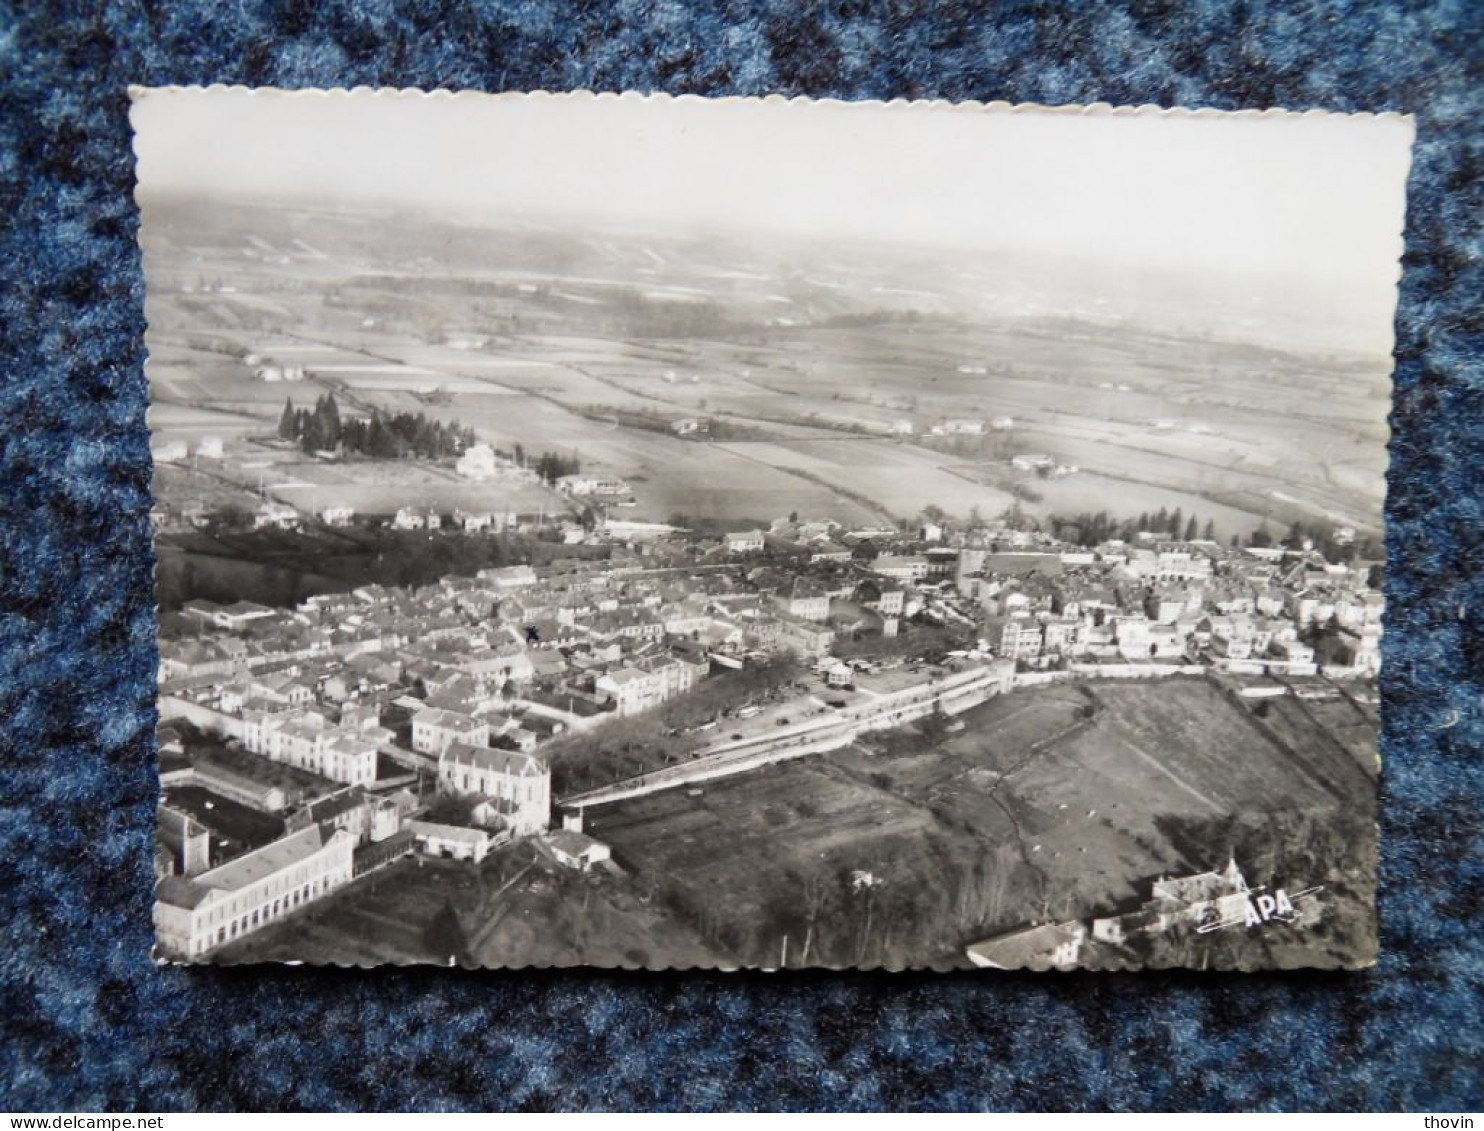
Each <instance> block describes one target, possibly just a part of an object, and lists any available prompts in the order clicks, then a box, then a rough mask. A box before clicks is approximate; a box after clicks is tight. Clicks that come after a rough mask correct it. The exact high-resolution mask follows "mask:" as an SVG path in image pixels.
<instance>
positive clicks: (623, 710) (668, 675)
mask: <svg viewBox="0 0 1484 1131" xmlns="http://www.w3.org/2000/svg"><path fill="white" fill-rule="evenodd" d="M705 674H706V665H703V664H693V663H690V662H689V661H687V660H682V659H680V658H679V657H676V656H668V655H659V656H646V657H645V658H644V659H642V660H636V661H635V662H634V663H632V664H628V665H625V666H624V667H621V668H617V669H615V670H614V671H611V672H609V673H608V674H607V675H604V676H600V677H599V679H598V681H597V688H598V690H599V691H600V692H603V693H604V694H606V695H608V696H609V697H610V698H611V699H612V700H613V702H614V705H615V706H616V707H617V709H618V717H619V718H621V719H625V718H628V717H629V716H630V715H637V714H641V713H642V712H644V711H648V710H650V709H651V708H653V707H658V706H659V705H660V704H661V703H663V702H665V701H666V700H667V699H673V698H674V697H675V696H677V695H684V694H685V693H686V692H687V691H689V690H690V689H691V688H692V687H694V686H695V683H696V680H697V679H698V678H700V677H701V676H703V675H705Z"/></svg>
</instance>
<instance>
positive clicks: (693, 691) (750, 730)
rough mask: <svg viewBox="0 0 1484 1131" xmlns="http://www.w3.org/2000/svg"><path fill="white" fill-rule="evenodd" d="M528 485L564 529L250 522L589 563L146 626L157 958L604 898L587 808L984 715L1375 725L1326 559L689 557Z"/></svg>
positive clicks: (813, 534)
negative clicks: (1312, 718)
mask: <svg viewBox="0 0 1484 1131" xmlns="http://www.w3.org/2000/svg"><path fill="white" fill-rule="evenodd" d="M549 470H554V471H557V472H563V473H564V474H560V475H551V476H550V481H551V482H552V484H553V486H554V487H555V488H556V489H557V490H558V491H560V492H561V494H562V495H564V496H566V497H567V499H568V500H569V508H570V513H566V514H564V515H562V516H560V517H556V518H553V517H550V516H547V515H544V514H543V515H518V514H514V513H500V512H498V511H493V512H477V513H474V512H465V511H460V512H458V513H447V514H445V513H440V512H439V511H437V510H436V509H428V508H420V507H402V508H400V509H398V510H396V511H395V512H394V513H391V514H387V515H383V516H376V517H373V516H365V515H357V514H355V513H354V512H352V511H350V510H349V508H339V509H335V508H330V509H326V510H325V511H324V512H323V513H322V514H319V515H313V514H310V515H305V514H301V513H299V512H297V511H295V510H294V509H293V508H291V507H288V506H286V505H284V504H282V503H278V502H272V501H268V502H265V503H264V504H263V506H262V508H261V510H260V511H259V512H258V514H257V515H255V516H251V518H250V521H251V525H253V526H254V527H258V528H261V527H264V526H271V527H275V528H278V529H284V530H290V531H292V530H299V529H301V528H308V527H337V526H348V525H350V524H362V525H365V526H375V527H379V528H385V527H389V528H391V529H394V530H400V531H406V530H409V529H412V530H419V531H423V532H424V533H426V534H427V535H428V537H429V538H430V539H432V540H431V541H430V543H429V549H428V553H429V554H430V555H434V556H435V559H436V555H437V554H438V541H437V539H439V538H471V537H473V538H484V537H494V536H496V535H497V534H499V533H501V532H505V531H516V530H529V529H531V528H532V527H533V526H536V525H540V526H544V525H546V524H547V523H548V522H549V523H550V525H551V527H552V530H551V532H550V533H549V534H548V535H547V536H548V537H552V538H556V539H558V540H559V541H560V542H561V543H562V544H566V545H581V546H583V547H585V548H587V549H588V550H591V551H592V553H591V554H590V555H587V556H573V557H567V558H556V559H554V560H550V561H547V562H543V563H541V564H539V565H533V564H513V565H502V566H498V567H493V568H487V569H480V570H478V571H477V572H475V573H473V574H472V575H468V576H460V575H453V574H450V575H448V576H441V577H439V578H438V579H437V580H436V581H433V582H430V583H427V584H421V585H414V586H400V587H399V586H389V585H382V584H375V583H373V584H366V585H362V586H358V587H355V588H352V589H349V590H346V591H339V592H330V593H321V594H317V595H315V596H311V597H309V598H307V599H305V600H303V601H302V602H300V603H299V604H297V605H296V606H295V607H270V606H268V605H264V604H257V603H254V602H250V601H245V600H239V601H236V602H234V603H230V604H219V603H215V602H211V601H207V600H201V599H193V600H190V601H187V602H185V603H184V605H183V606H182V607H181V609H180V610H179V612H178V613H172V614H171V615H170V616H169V618H168V619H167V620H162V624H161V634H160V636H161V638H160V667H159V708H160V730H159V733H160V750H161V784H162V789H163V799H162V803H161V809H160V823H159V843H158V848H157V852H156V877H157V880H158V886H157V897H156V904H155V923H156V928H157V937H158V941H159V949H160V953H161V955H162V957H165V958H176V959H182V958H183V959H198V958H201V957H202V956H211V955H213V954H215V953H217V952H218V951H220V950H222V949H223V948H228V949H230V948H236V949H237V951H238V952H241V950H242V946H243V940H249V941H250V939H251V937H253V936H256V935H258V934H259V933H260V932H264V931H265V930H266V929H267V928H270V927H273V926H274V925H277V924H284V923H288V922H291V921H293V920H294V919H295V918H297V917H299V916H301V915H303V914H304V913H305V912H306V911H307V910H309V909H311V908H314V907H316V906H319V905H321V904H322V903H323V902H324V901H325V900H327V899H328V898H329V897H331V896H332V895H334V894H336V893H341V892H343V891H345V890H348V889H354V888H356V887H357V886H358V885H362V884H364V883H374V882H375V877H377V876H378V875H379V874H382V873H383V872H384V871H385V870H387V869H389V868H392V867H393V866H395V865H398V864H399V862H405V861H407V860H409V859H411V860H417V861H433V860H437V861H443V862H453V863H454V865H455V866H460V867H467V868H470V869H478V868H479V867H481V865H483V864H484V862H485V861H486V860H488V859H489V858H491V857H492V856H497V855H498V854H500V853H502V852H508V851H510V850H512V849H513V848H515V847H520V848H521V849H522V851H524V852H525V853H526V854H527V856H528V857H529V859H530V860H531V861H532V865H533V866H536V865H539V866H540V867H541V868H543V869H548V870H550V871H551V872H552V874H554V875H560V874H562V873H564V872H565V873H569V874H575V875H585V874H586V875H609V876H615V877H623V876H624V875H626V874H628V872H629V871H630V870H632V868H633V866H634V863H635V862H633V861H629V860H625V859H624V858H623V855H622V853H620V852H616V851H615V850H614V847H613V846H612V845H610V844H609V843H607V842H605V841H604V840H602V839H599V837H598V836H597V835H595V830H594V828H593V827H592V826H593V820H594V818H595V817H596V816H598V815H600V814H601V813H603V812H604V811H605V810H606V808H607V807H610V806H615V805H618V804H619V803H622V802H628V801H631V800H632V799H635V798H648V797H652V796H654V795H660V794H670V793H672V791H680V793H679V794H678V795H677V796H692V795H695V794H698V793H699V792H700V790H701V788H702V787H703V783H706V784H709V783H713V782H717V781H719V780H721V779H727V778H732V777H736V776H738V775H747V774H754V773H758V772H761V771H762V770H763V769H764V768H766V767H772V766H775V765H776V764H779V763H784V762H791V761H793V760H796V759H803V758H807V757H808V756H810V755H817V754H820V753H823V752H827V751H835V750H840V749H842V748H845V747H849V746H851V745H852V744H853V743H857V742H859V741H860V740H862V738H863V736H867V735H873V734H887V735H889V734H891V733H894V732H897V731H900V730H902V729H903V728H908V729H910V728H913V727H918V728H922V727H925V726H926V727H931V728H933V729H934V731H935V733H945V734H951V733H953V731H954V729H955V728H957V729H959V730H961V729H962V727H963V724H962V723H961V722H956V721H955V717H956V716H959V715H962V714H964V713H965V712H969V711H972V710H974V709H975V708H978V707H980V706H981V705H983V704H985V703H986V702H988V701H990V700H991V699H994V698H997V697H1001V696H1006V695H1012V694H1018V693H1034V692H1035V690H1036V689H1051V688H1055V687H1058V686H1063V685H1068V684H1071V685H1080V684H1091V683H1094V682H1097V681H1148V680H1180V679H1187V680H1188V679H1193V678H1194V679H1208V680H1217V681H1220V683H1221V686H1222V687H1223V688H1225V689H1227V690H1229V691H1231V693H1232V694H1234V695H1235V696H1237V697H1239V698H1240V699H1241V700H1244V701H1248V702H1251V703H1253V704H1254V705H1255V709H1256V710H1257V711H1258V712H1259V713H1261V712H1262V710H1263V709H1264V707H1265V701H1267V700H1271V699H1275V698H1280V697H1285V696H1287V697H1293V698H1297V699H1303V700H1311V701H1317V700H1336V699H1342V698H1343V699H1345V700H1348V701H1351V702H1353V703H1355V704H1370V705H1374V703H1375V691H1374V677H1375V675H1376V673H1377V670H1378V667H1379V643H1380V636H1381V624H1382V612H1383V605H1382V597H1381V594H1380V591H1379V565H1378V564H1377V563H1376V562H1375V561H1372V560H1368V559H1367V558H1366V557H1364V556H1362V554H1361V551H1362V550H1363V549H1364V547H1361V546H1359V545H1357V542H1356V539H1355V536H1354V533H1353V532H1352V531H1349V530H1346V529H1343V528H1338V529H1336V528H1332V527H1326V528H1324V529H1323V530H1306V529H1303V528H1301V527H1299V526H1298V525H1297V524H1296V525H1295V527H1294V529H1293V530H1291V531H1289V533H1288V536H1287V537H1286V538H1281V539H1280V538H1275V537H1273V536H1271V535H1269V534H1268V533H1267V532H1266V531H1260V532H1257V533H1255V534H1253V535H1252V536H1251V537H1249V538H1247V539H1245V540H1243V539H1238V538H1232V539H1230V540H1229V541H1228V542H1226V543H1225V544H1223V543H1221V542H1219V541H1217V540H1216V539H1215V538H1213V537H1210V536H1209V535H1210V531H1209V527H1207V528H1206V529H1204V530H1202V529H1201V528H1199V526H1198V525H1197V523H1196V521H1195V519H1194V518H1190V519H1185V518H1184V517H1183V516H1181V515H1179V513H1178V512H1176V513H1174V514H1167V513H1161V514H1158V515H1147V514H1146V515H1141V516H1133V517H1131V518H1127V519H1122V520H1120V521H1118V522H1112V521H1110V520H1108V519H1107V518H1106V516H1084V517H1083V518H1082V519H1075V520H1062V521H1054V522H1046V523H1037V522H1027V521H1024V520H1023V516H1021V515H1019V514H1018V512H1017V511H1016V510H1014V509H1012V510H1011V511H1010V512H1008V513H1006V514H1004V515H1001V516H999V517H998V518H996V519H993V520H984V519H982V518H980V517H979V516H978V515H977V514H976V515H973V516H971V517H970V518H969V519H967V520H960V519H954V518H952V517H950V516H948V515H946V514H944V513H943V512H941V511H939V510H937V509H936V508H929V510H928V511H925V512H924V513H923V515H920V516H918V517H917V518H915V519H913V520H911V521H903V522H899V523H897V524H896V525H886V524H882V525H879V526H870V527H862V528H848V527H846V526H844V525H842V524H841V523H839V522H835V521H830V520H813V519H810V518H807V517H801V516H800V515H798V514H790V515H788V516H780V517H778V518H777V519H775V520H773V521H772V522H771V523H769V524H768V525H767V526H766V527H763V526H759V527H756V528H750V529H742V530H730V531H726V530H718V531H708V530H706V529H703V528H700V527H699V526H697V527H682V526H680V525H678V524H677V523H673V522H672V523H657V522H640V521H625V520H623V519H620V518H616V517H612V516H613V515H614V514H615V513H616V512H617V511H618V509H619V508H621V507H622V505H623V499H624V495H625V493H626V491H627V489H628V488H627V485H626V484H625V483H623V482H622V481H621V480H617V479H615V478H613V477H611V476H602V475H588V476H583V475H581V474H578V473H577V472H575V471H573V470H572V469H571V468H567V467H555V468H552V469H549ZM516 471H517V469H516V467H515V465H514V464H513V463H512V462H511V460H510V459H509V458H508V457H507V456H505V455H504V454H500V455H498V456H497V455H496V453H494V452H492V451H491V450H490V449H489V448H488V447H485V446H484V445H478V444H475V445H471V446H470V447H469V448H468V450H467V451H465V452H464V453H463V454H462V455H461V456H460V458H459V463H458V474H459V475H460V476H461V477H464V478H468V479H474V480H478V481H486V480H490V479H493V478H496V477H498V476H500V475H505V474H515V473H516ZM522 473H523V472H522ZM210 519H211V516H210V515H206V516H202V515H193V516H190V517H189V518H187V519H184V520H183V519H182V518H181V516H180V515H178V514H171V513H169V512H168V511H167V510H165V509H163V508H162V510H161V511H160V512H157V514H156V516H155V521H156V524H157V526H159V527H162V528H166V527H168V525H169V524H171V523H176V522H181V521H187V522H192V523H198V524H199V523H201V522H203V521H210ZM433 532H437V533H436V534H435V533H433ZM1062 808H1063V809H1065V808H1066V806H1065V805H1063V806H1062ZM1089 816H1091V814H1089ZM1026 851H1027V852H1029V851H1031V849H1026ZM441 866H443V865H440V867H441ZM1231 867H1232V869H1235V865H1234V864H1233V865H1231ZM502 874H503V873H502ZM1213 874H1214V873H1213ZM863 875H864V878H862V876H863ZM1149 880H1150V881H1153V880H1154V877H1153V876H1150V877H1149ZM871 882H872V881H871V878H870V876H869V875H868V874H860V873H857V874H856V877H855V883H856V884H857V885H860V884H865V885H869V884H870V883H871ZM1178 886H1179V885H1178V884H1176V885H1174V886H1171V885H1170V884H1168V883H1167V884H1166V885H1165V888H1164V889H1161V890H1163V892H1164V898H1165V901H1166V904H1168V902H1169V899H1170V898H1172V897H1170V896H1169V892H1170V891H1173V890H1176V889H1177V888H1178ZM1196 886H1197V887H1200V885H1196ZM1207 886H1209V885H1207ZM1238 886H1239V887H1240V888H1241V890H1243V891H1245V882H1244V883H1242V884H1241V885H1238ZM1202 890H1204V889H1202ZM1223 890H1225V889H1223ZM1233 890H1235V888H1234V889H1233ZM1157 894H1158V892H1157ZM1210 898H1211V897H1210V896H1209V894H1206V895H1203V896H1202V900H1205V901H1209V899H1210ZM1197 902H1199V901H1197ZM1193 905H1194V904H1192V906H1193ZM1181 918H1182V916H1181V915H1180V914H1177V913H1173V912H1172V913H1170V916H1169V919H1170V921H1171V922H1176V921H1180V920H1181ZM1050 919H1051V917H1050V916H1041V915H1030V914H1027V915H1026V916H1025V923H1026V926H1025V927H1024V928H1023V929H1022V930H1019V931H1017V932H1015V933H1014V937H1015V940H1016V941H1014V942H1013V943H1004V942H1000V943H996V942H995V940H993V939H991V940H987V941H986V942H978V941H977V940H976V939H975V938H974V937H965V938H964V939H962V940H961V941H962V944H963V953H964V954H965V955H966V956H967V957H968V959H969V960H970V961H972V962H973V963H975V964H978V965H1002V964H1009V963H1008V962H1007V961H1006V959H1005V957H1004V955H1005V954H1007V953H1013V954H1014V955H1016V956H1017V957H1016V961H1017V963H1021V964H1030V965H1035V964H1037V963H1038V962H1039V963H1042V964H1046V963H1050V964H1058V965H1060V964H1065V963H1064V961H1063V959H1064V958H1065V953H1064V952H1065V951H1066V947H1067V944H1068V940H1069V939H1071V940H1072V941H1073V942H1074V943H1077V944H1080V943H1081V942H1082V941H1083V940H1084V938H1085V936H1086V932H1085V931H1083V930H1081V929H1080V928H1079V929H1077V930H1075V931H1071V932H1070V933H1069V931H1068V930H1067V929H1064V928H1063V927H1062V926H1058V925H1057V924H1055V923H1052V922H1051V921H1050ZM1109 921H1110V922H1111V921H1112V920H1109ZM1043 922H1044V924H1045V925H1042V923H1043ZM475 926H477V924H476V925H475ZM1006 937H1007V938H1008V937H1010V936H1006ZM1027 939H1030V940H1031V941H1030V942H1027V941H1026V940H1027ZM1121 939H1122V935H1121V933H1120V932H1118V931H1099V932H1098V942H1099V945H1101V946H1104V947H1115V948H1116V946H1117V945H1118V944H1119V943H1120V941H1121ZM783 945H784V951H785V953H784V956H783V961H784V962H785V963H786V962H787V954H786V950H787V945H788V944H787V941H786V940H785V942H784V944H783ZM806 947H807V944H806ZM1072 949H1073V950H1074V951H1075V950H1076V949H1077V947H1076V946H1073V947H1072ZM1022 952H1024V953H1022ZM1059 954H1060V955H1062V958H1061V959H1058V958H1056V957H1055V956H1056V955H1059Z"/></svg>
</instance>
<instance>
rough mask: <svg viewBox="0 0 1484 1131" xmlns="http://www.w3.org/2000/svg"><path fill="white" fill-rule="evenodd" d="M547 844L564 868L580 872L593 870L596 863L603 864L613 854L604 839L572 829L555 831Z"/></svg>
mask: <svg viewBox="0 0 1484 1131" xmlns="http://www.w3.org/2000/svg"><path fill="white" fill-rule="evenodd" d="M546 846H547V847H548V848H550V849H551V854H552V856H554V857H555V858H556V862H557V863H558V864H560V865H562V866H563V867H564V868H575V869H576V870H577V871H579V872H587V871H591V870H592V867H593V865H594V864H601V863H602V862H603V861H604V860H608V859H610V858H611V857H612V855H613V852H612V850H611V849H609V847H608V846H607V845H606V844H604V843H603V842H602V841H600V840H594V839H593V838H592V837H590V836H588V835H587V834H586V833H579V832H574V831H573V830H571V829H562V830H560V831H559V832H555V833H553V834H552V835H551V838H550V839H549V840H548V841H547V842H546Z"/></svg>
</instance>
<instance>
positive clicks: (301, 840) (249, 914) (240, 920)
mask: <svg viewBox="0 0 1484 1131" xmlns="http://www.w3.org/2000/svg"><path fill="white" fill-rule="evenodd" d="M354 851H355V837H353V836H352V835H351V834H350V833H348V832H343V831H335V832H326V831H325V829H324V827H323V826H321V825H317V824H316V825H311V826H310V827H309V828H307V829H303V830H301V831H300V832H297V833H291V834H290V835H288V836H285V837H282V838H280V839H279V840H275V841H274V842H273V843H271V844H266V845H264V846H263V847H262V848H259V849H255V850H254V851H252V852H249V853H246V854H245V855H242V856H239V857H237V858H236V859H235V860H229V861H228V862H227V863H225V864H222V865H220V866H218V867H216V868H213V869H211V870H210V871H208V872H202V873H201V874H200V875H199V876H196V877H195V878H194V879H187V878H186V877H184V876H166V877H165V878H164V879H163V880H161V881H160V883H159V885H158V886H157V887H156V889H155V910H154V920H155V936H156V938H157V939H158V940H159V943H160V947H161V949H162V950H164V951H166V952H167V953H169V954H171V955H173V956H176V957H180V958H196V957H199V956H200V955H202V954H204V953H206V952H207V951H208V950H211V949H213V948H214V947H218V946H221V945H222V944H223V943H228V942H231V941H232V940H234V939H239V938H242V937H243V936H244V935H249V934H251V933H252V932H254V931H256V930H259V929H261V928H262V927H266V926H267V925H268V924H269V923H273V922H277V921H278V920H280V919H282V918H283V917H284V916H285V915H288V914H290V913H291V912H293V911H296V910H298V909H299V908H300V907H303V906H304V905H306V904H308V903H311V902H313V901H314V900H316V899H320V898H322V897H323V896H325V895H327V894H329V893H330V892H332V891H334V890H335V889H336V888H338V887H340V886H341V885H342V884H347V883H349V882H350V879H351V874H352V864H351V856H352V854H353V852H354Z"/></svg>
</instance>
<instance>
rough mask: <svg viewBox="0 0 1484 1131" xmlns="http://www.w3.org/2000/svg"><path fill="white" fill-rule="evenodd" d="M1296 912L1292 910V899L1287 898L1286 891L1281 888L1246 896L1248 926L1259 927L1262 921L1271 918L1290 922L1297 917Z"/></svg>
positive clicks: (1268, 920) (1267, 920) (1265, 921)
mask: <svg viewBox="0 0 1484 1131" xmlns="http://www.w3.org/2000/svg"><path fill="white" fill-rule="evenodd" d="M1297 916H1298V912H1297V911H1295V910H1294V907H1293V901H1292V900H1291V899H1289V898H1288V893H1287V892H1286V891H1284V890H1283V889H1282V888H1279V889H1278V890H1277V891H1275V892H1273V894H1272V895H1268V894H1267V893H1266V892H1264V893H1262V894H1261V895H1259V896H1257V897H1256V898H1255V899H1254V898H1253V897H1252V896H1250V895H1249V896H1248V897H1247V918H1246V923H1247V926H1249V927H1261V926H1262V925H1263V924H1264V923H1267V922H1270V921H1272V920H1273V919H1281V920H1283V922H1285V923H1287V922H1291V921H1292V920H1293V919H1295V918H1297Z"/></svg>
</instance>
